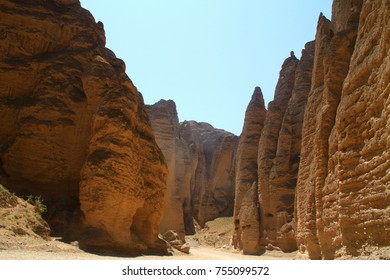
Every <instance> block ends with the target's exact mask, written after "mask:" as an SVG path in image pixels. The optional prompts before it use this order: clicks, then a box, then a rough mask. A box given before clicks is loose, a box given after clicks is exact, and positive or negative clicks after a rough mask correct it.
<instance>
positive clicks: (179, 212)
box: [147, 100, 238, 239]
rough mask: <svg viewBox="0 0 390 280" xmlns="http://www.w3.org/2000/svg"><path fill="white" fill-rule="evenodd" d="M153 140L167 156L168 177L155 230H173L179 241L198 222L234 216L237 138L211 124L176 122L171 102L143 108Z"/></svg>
mask: <svg viewBox="0 0 390 280" xmlns="http://www.w3.org/2000/svg"><path fill="white" fill-rule="evenodd" d="M147 108H148V114H149V116H150V120H151V123H152V128H153V131H154V133H155V135H156V140H157V143H158V145H159V146H160V148H161V150H162V151H163V153H164V156H165V158H166V161H167V164H168V168H169V176H168V191H167V195H166V198H165V203H166V205H165V208H164V215H163V219H162V221H161V225H160V230H161V231H163V232H164V231H167V230H175V231H176V232H178V233H179V236H180V237H181V238H182V239H184V235H185V234H194V233H195V228H194V223H193V219H194V218H195V219H196V220H197V221H198V222H199V224H200V225H201V226H204V224H205V223H206V222H207V221H210V220H213V219H215V218H218V217H224V216H231V215H233V203H234V170H235V162H234V160H235V151H236V146H237V140H238V139H237V138H238V137H236V136H235V135H233V134H231V133H229V132H226V131H224V130H220V129H215V128H214V127H212V126H211V125H210V124H207V123H198V122H195V121H185V122H183V123H180V124H179V120H178V116H177V111H176V105H175V103H174V102H173V101H171V100H169V101H165V100H160V101H159V102H157V103H156V104H154V105H150V106H147Z"/></svg>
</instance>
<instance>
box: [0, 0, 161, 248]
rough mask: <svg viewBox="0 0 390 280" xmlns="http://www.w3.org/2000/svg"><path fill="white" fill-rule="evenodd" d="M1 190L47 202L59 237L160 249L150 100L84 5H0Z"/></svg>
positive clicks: (109, 245)
mask: <svg viewBox="0 0 390 280" xmlns="http://www.w3.org/2000/svg"><path fill="white" fill-rule="evenodd" d="M0 18H1V22H0V34H1V35H0V68H1V71H0V112H1V119H2V122H1V124H0V127H1V128H0V158H1V162H0V163H1V168H0V170H1V172H0V174H1V178H0V181H1V183H4V184H5V185H7V186H8V187H9V188H10V189H12V190H13V191H15V192H16V193H20V194H35V195H41V196H42V197H43V198H44V200H45V203H46V204H47V205H48V213H47V215H46V219H47V220H48V221H49V223H50V225H51V226H52V228H53V231H54V232H55V233H56V234H62V235H64V234H66V233H65V232H64V231H66V230H69V231H71V232H72V233H74V232H76V231H77V230H78V229H79V227H80V219H81V218H82V221H81V223H82V225H83V228H84V229H85V231H84V232H80V234H81V235H82V237H84V238H83V239H82V240H81V244H83V245H86V246H93V247H103V248H110V249H120V250H124V251H127V252H128V251H142V252H144V251H148V250H154V249H163V247H164V246H160V244H158V241H157V234H158V225H159V221H160V218H161V213H162V204H163V195H164V192H165V180H166V175H167V168H166V165H165V163H164V158H163V156H162V153H161V151H160V149H159V148H158V146H157V144H156V143H155V140H154V136H153V133H152V130H151V128H150V123H149V119H148V116H147V114H146V111H145V108H144V105H143V100H142V96H140V95H139V94H138V92H137V90H136V88H135V87H134V85H133V84H132V82H131V81H130V79H129V78H128V77H127V75H126V74H125V65H124V63H123V62H122V61H121V60H119V59H117V58H116V57H115V55H114V54H113V53H112V52H111V51H110V50H108V49H106V48H105V35H104V30H103V25H102V24H101V23H97V24H96V23H95V20H94V18H93V17H92V15H91V14H90V13H89V12H88V11H86V10H84V9H82V8H81V7H80V3H79V2H78V1H43V0H42V1H34V3H31V2H30V1H11V0H9V1H2V2H1V3H0Z"/></svg>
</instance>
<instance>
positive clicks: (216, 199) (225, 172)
mask: <svg viewBox="0 0 390 280" xmlns="http://www.w3.org/2000/svg"><path fill="white" fill-rule="evenodd" d="M180 137H181V138H182V139H184V140H185V141H186V143H187V145H188V147H189V149H190V153H191V154H193V155H194V156H193V159H192V164H194V165H192V166H196V167H195V169H194V173H193V174H192V175H191V180H190V182H191V186H190V189H191V205H192V210H193V216H194V218H195V219H196V220H197V221H198V223H199V224H200V225H201V226H204V224H205V223H206V222H207V221H211V220H213V219H215V218H218V217H228V216H232V215H233V207H234V180H235V179H234V177H235V174H234V172H235V151H236V148H237V143H238V137H237V136H235V135H233V134H232V133H229V132H227V131H224V130H220V129H215V128H214V127H212V126H211V125H210V124H207V123H198V122H195V121H185V122H183V123H181V125H180Z"/></svg>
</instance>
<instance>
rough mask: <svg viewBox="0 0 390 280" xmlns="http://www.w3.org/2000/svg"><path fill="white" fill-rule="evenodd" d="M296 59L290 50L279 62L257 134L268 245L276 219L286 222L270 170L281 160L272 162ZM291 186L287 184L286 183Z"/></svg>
mask: <svg viewBox="0 0 390 280" xmlns="http://www.w3.org/2000/svg"><path fill="white" fill-rule="evenodd" d="M298 63H299V60H298V59H297V58H296V57H295V56H294V55H293V54H292V55H291V57H289V58H287V59H286V60H285V62H284V63H283V65H282V69H281V71H280V76H279V81H278V84H277V86H276V89H275V97H274V101H272V102H271V103H270V104H269V105H268V112H267V118H266V120H265V123H264V128H263V131H262V134H261V137H260V142H259V151H258V161H257V164H258V194H259V204H260V210H261V244H262V245H263V246H264V245H268V243H273V242H274V241H275V239H276V237H277V228H276V221H277V220H278V219H280V218H285V219H286V220H285V221H283V222H285V223H287V222H288V221H287V217H279V212H281V213H280V214H283V215H285V213H284V212H285V211H286V209H284V208H285V207H284V206H283V208H282V209H280V206H282V205H280V204H281V203H282V201H280V200H281V199H282V196H283V195H284V194H286V195H287V196H290V194H289V193H286V190H285V187H284V188H278V187H275V186H274V184H275V183H277V182H275V179H276V180H277V179H278V178H275V179H274V178H273V177H272V175H273V172H274V168H275V165H277V164H281V163H280V162H276V160H280V159H279V158H278V149H279V146H278V139H279V137H280V134H281V132H282V131H281V128H282V125H283V119H284V116H285V114H286V110H287V107H288V102H289V100H290V98H291V95H292V92H293V88H294V82H295V72H296V69H297V66H298ZM283 160H286V161H289V160H290V158H289V154H288V153H287V154H286V155H284V159H283ZM290 188H291V187H290Z"/></svg>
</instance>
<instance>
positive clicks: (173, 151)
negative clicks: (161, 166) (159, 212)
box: [147, 100, 196, 240]
mask: <svg viewBox="0 0 390 280" xmlns="http://www.w3.org/2000/svg"><path fill="white" fill-rule="evenodd" d="M147 111H148V114H149V117H150V120H151V124H152V129H153V132H154V134H155V137H156V141H157V144H158V145H159V147H160V148H161V150H162V152H163V153H164V156H165V159H166V162H167V165H168V169H169V174H168V179H167V193H166V196H165V204H164V211H163V218H162V220H161V224H160V231H161V232H163V233H164V232H166V231H168V230H174V231H176V232H177V233H178V235H179V237H180V238H181V239H182V240H184V236H185V234H194V233H195V228H194V223H193V215H192V207H191V189H190V185H191V179H192V174H194V172H195V169H196V161H194V153H193V152H194V150H191V149H190V147H189V146H188V145H187V143H186V142H185V141H184V139H182V138H180V135H179V130H180V124H179V118H178V115H177V111H176V104H175V103H174V102H173V101H172V100H168V101H166V100H160V101H159V102H157V103H156V104H154V105H149V106H147Z"/></svg>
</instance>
